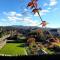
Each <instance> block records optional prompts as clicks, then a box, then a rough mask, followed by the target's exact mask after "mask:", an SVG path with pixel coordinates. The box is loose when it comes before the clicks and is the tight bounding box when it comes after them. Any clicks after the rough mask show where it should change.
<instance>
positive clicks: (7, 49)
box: [0, 43, 27, 56]
mask: <svg viewBox="0 0 60 60" xmlns="http://www.w3.org/2000/svg"><path fill="white" fill-rule="evenodd" d="M22 45H23V44H22V43H7V44H6V45H5V46H4V47H3V48H2V49H1V50H0V54H9V55H14V56H15V55H27V52H26V49H25V47H20V46H22Z"/></svg>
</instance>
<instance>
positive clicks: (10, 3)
mask: <svg viewBox="0 0 60 60" xmlns="http://www.w3.org/2000/svg"><path fill="white" fill-rule="evenodd" d="M30 1H31V0H0V26H11V25H23V26H39V27H41V25H40V23H41V20H40V18H39V16H38V14H37V13H36V14H33V13H32V9H30V8H28V7H27V4H28V2H30ZM38 7H39V8H42V10H41V11H40V12H39V13H40V15H41V17H42V19H43V20H44V21H47V22H48V25H47V26H46V27H51V28H60V20H59V19H60V0H38Z"/></svg>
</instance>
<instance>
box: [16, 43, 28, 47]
mask: <svg viewBox="0 0 60 60" xmlns="http://www.w3.org/2000/svg"><path fill="white" fill-rule="evenodd" d="M17 47H27V45H26V44H25V43H22V44H21V45H19V46H17Z"/></svg>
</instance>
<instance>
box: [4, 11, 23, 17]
mask: <svg viewBox="0 0 60 60" xmlns="http://www.w3.org/2000/svg"><path fill="white" fill-rule="evenodd" d="M3 14H4V15H7V16H12V17H14V16H19V17H20V16H22V14H19V13H16V12H14V11H12V12H3Z"/></svg>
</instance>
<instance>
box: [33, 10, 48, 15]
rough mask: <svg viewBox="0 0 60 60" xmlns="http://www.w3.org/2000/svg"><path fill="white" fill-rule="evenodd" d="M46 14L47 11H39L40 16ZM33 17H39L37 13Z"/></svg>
mask: <svg viewBox="0 0 60 60" xmlns="http://www.w3.org/2000/svg"><path fill="white" fill-rule="evenodd" d="M48 12H49V10H41V11H40V15H41V16H43V15H45V14H46V13H48ZM34 16H39V15H38V13H35V15H34Z"/></svg>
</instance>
